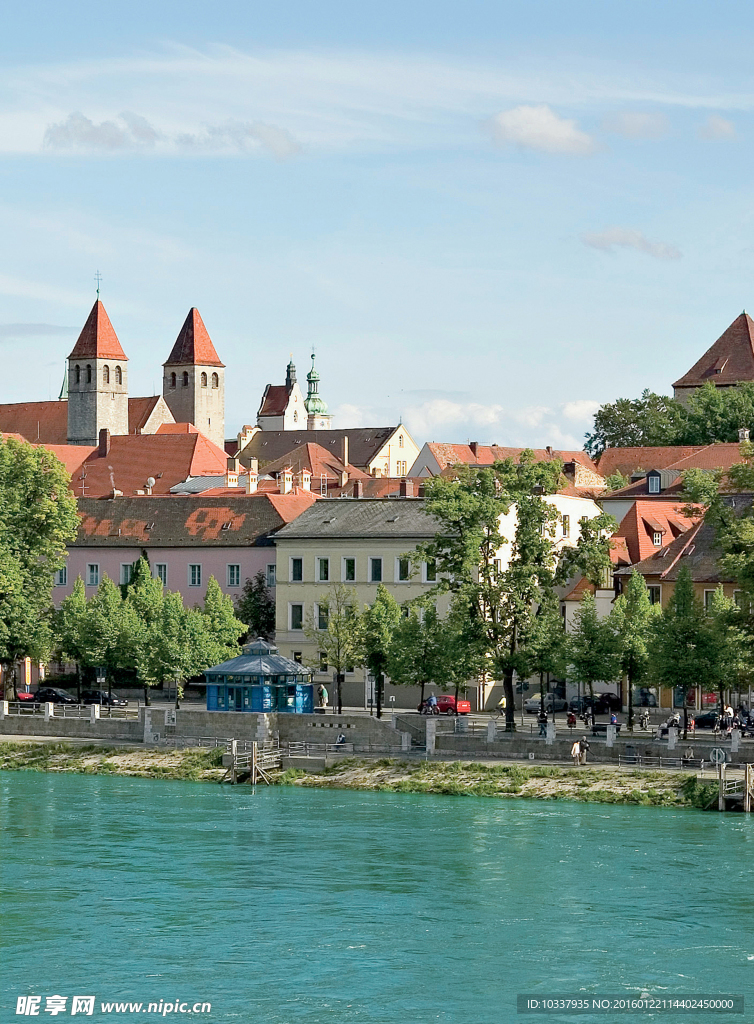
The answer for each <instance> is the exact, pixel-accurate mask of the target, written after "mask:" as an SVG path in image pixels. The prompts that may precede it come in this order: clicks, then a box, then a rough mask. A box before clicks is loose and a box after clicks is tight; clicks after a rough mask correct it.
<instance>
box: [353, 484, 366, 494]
mask: <svg viewBox="0 0 754 1024" xmlns="http://www.w3.org/2000/svg"><path fill="white" fill-rule="evenodd" d="M353 496H354V498H363V497H364V484H363V483H362V482H361V480H355V481H354V485H353Z"/></svg>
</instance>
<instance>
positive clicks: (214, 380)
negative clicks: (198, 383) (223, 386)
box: [212, 373, 220, 388]
mask: <svg viewBox="0 0 754 1024" xmlns="http://www.w3.org/2000/svg"><path fill="white" fill-rule="evenodd" d="M212 387H213V388H219V387H220V378H219V377H218V376H217V374H216V373H213V374H212Z"/></svg>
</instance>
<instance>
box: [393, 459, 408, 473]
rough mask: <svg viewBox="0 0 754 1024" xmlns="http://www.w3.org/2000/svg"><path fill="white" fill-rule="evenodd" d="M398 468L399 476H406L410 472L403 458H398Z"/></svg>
mask: <svg viewBox="0 0 754 1024" xmlns="http://www.w3.org/2000/svg"><path fill="white" fill-rule="evenodd" d="M396 469H397V470H398V476H405V475H406V473H407V472H408V466H407V464H406V462H405V460H403V459H398V462H397V465H396Z"/></svg>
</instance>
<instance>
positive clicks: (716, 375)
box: [673, 313, 754, 388]
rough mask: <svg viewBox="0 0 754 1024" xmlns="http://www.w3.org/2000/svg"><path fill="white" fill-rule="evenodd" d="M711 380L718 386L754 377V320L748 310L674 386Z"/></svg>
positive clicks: (684, 386) (752, 379)
mask: <svg viewBox="0 0 754 1024" xmlns="http://www.w3.org/2000/svg"><path fill="white" fill-rule="evenodd" d="M708 380H711V381H712V383H713V384H715V385H717V386H718V387H719V386H721V385H723V386H725V385H727V386H730V385H731V384H739V383H740V382H741V381H754V321H753V320H752V319H751V317H750V316H749V315H748V313H741V315H740V316H737V317H736V319H735V320H734V321H733V323H732V324H731V325H730V327H728V328H727V330H725V331H723V333H722V334H721V335H720V337H719V338H718V339H717V341H716V342H715V343H714V345H711V346H710V347H709V348H708V349H707V351H706V352H705V353H704V355H703V356H702V357H701V359H697V361H696V362H695V363H694V365H693V366H692V367H691V369H690V370H688V372H687V373H684V375H683V376H682V377H679V379H678V380H677V381H676V382H675V384H674V385H673V387H674V388H688V387H700V386H701V385H702V384H704V383H705V382H706V381H708Z"/></svg>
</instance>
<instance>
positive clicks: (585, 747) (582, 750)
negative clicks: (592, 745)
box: [579, 736, 589, 764]
mask: <svg viewBox="0 0 754 1024" xmlns="http://www.w3.org/2000/svg"><path fill="white" fill-rule="evenodd" d="M588 753H589V743H588V742H587V738H586V736H582V737H581V742H580V743H579V760H580V762H581V764H586V755H587V754H588Z"/></svg>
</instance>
